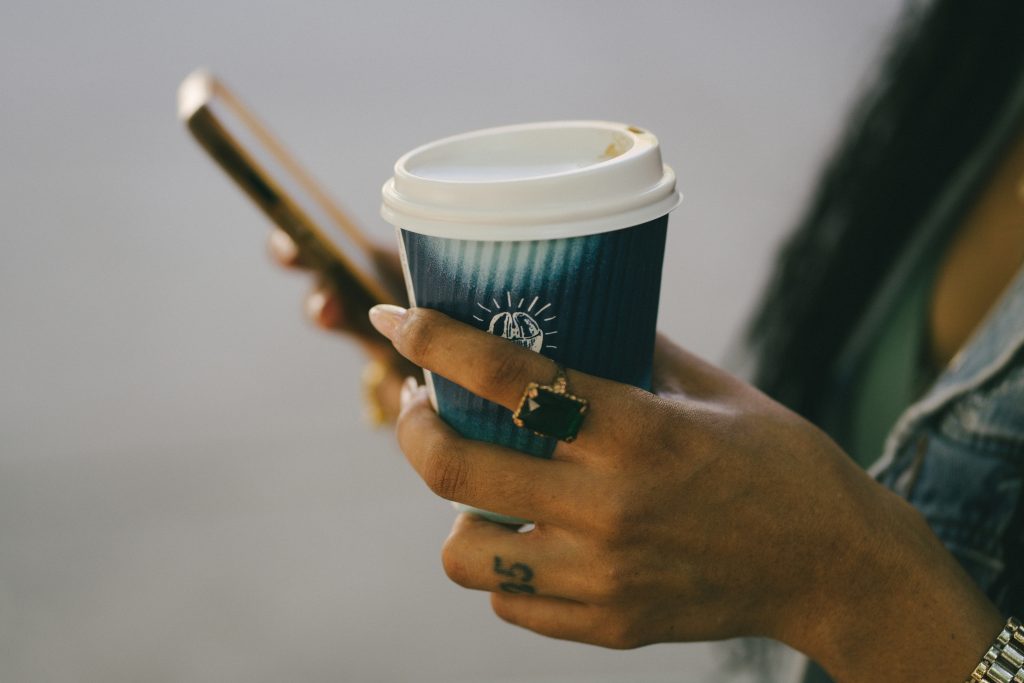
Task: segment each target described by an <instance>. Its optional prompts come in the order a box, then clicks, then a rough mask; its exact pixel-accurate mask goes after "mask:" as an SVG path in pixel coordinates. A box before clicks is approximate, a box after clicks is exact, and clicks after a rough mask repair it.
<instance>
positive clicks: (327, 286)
mask: <svg viewBox="0 0 1024 683" xmlns="http://www.w3.org/2000/svg"><path fill="white" fill-rule="evenodd" d="M267 245H268V250H269V252H270V255H271V258H273V259H274V261H276V262H277V263H278V265H280V266H283V267H285V268H289V269H298V270H311V269H310V268H309V266H308V265H307V264H306V263H305V262H304V261H303V257H302V254H301V253H300V252H299V249H298V248H297V247H296V245H295V242H294V241H293V240H292V238H291V237H289V236H288V234H287V233H286V232H284V231H283V230H281V229H279V228H275V229H273V231H272V232H271V233H270V239H269V240H268V243H267ZM372 256H373V258H374V260H375V261H376V262H377V264H378V266H379V270H380V272H381V273H384V274H385V275H386V276H387V277H388V278H389V279H390V280H391V282H389V283H388V284H389V285H392V287H391V288H392V289H394V290H396V291H401V290H402V289H403V287H402V271H401V266H400V265H399V262H398V254H397V253H396V252H395V251H394V250H388V249H383V248H382V249H378V250H377V251H375V252H374V254H373V255H372ZM315 275H316V283H315V285H314V287H313V291H312V292H310V294H309V296H307V297H306V304H305V309H306V315H307V316H308V317H309V319H310V320H311V321H312V322H313V323H314V324H315V325H317V326H318V327H321V328H323V329H325V330H331V331H335V332H341V333H342V334H345V335H346V336H348V337H349V338H351V339H354V340H355V341H356V342H357V343H358V344H359V345H360V346H361V347H362V349H363V350H364V351H365V353H366V355H367V356H368V357H369V358H370V361H371V362H370V364H369V365H368V366H367V368H366V371H365V373H364V376H363V384H364V387H365V390H366V391H367V392H368V394H369V395H368V396H367V401H368V402H369V403H370V406H369V408H370V411H371V413H375V414H374V415H372V417H373V420H374V421H375V422H394V420H395V418H396V417H397V416H398V407H399V406H398V396H399V390H400V388H401V385H402V380H403V378H405V377H406V376H408V375H409V373H411V372H416V371H417V370H416V368H415V367H414V366H412V365H410V364H409V363H408V361H406V360H405V359H404V358H402V357H401V356H399V355H398V354H396V353H395V350H394V348H393V347H392V346H391V344H389V343H388V342H387V340H385V339H381V337H380V335H378V334H376V333H375V332H374V331H373V329H372V328H371V327H370V326H369V325H367V322H366V313H365V312H366V310H367V309H369V307H370V305H371V304H370V302H367V301H358V300H353V298H352V296H351V295H350V294H349V295H346V293H344V292H341V291H339V290H338V288H337V287H336V286H335V284H334V283H333V282H331V281H330V280H329V279H328V278H326V277H325V276H324V274H323V273H319V272H317V273H315Z"/></svg>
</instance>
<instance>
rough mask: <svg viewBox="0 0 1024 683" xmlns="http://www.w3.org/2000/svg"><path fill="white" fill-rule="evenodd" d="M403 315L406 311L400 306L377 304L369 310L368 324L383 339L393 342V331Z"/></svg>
mask: <svg viewBox="0 0 1024 683" xmlns="http://www.w3.org/2000/svg"><path fill="white" fill-rule="evenodd" d="M405 314H406V310H405V309H404V308H402V307H401V306H393V305H391V304H377V305H376V306H374V307H373V308H371V309H370V324H371V325H373V327H374V328H375V329H376V330H377V331H378V332H380V333H381V334H383V335H384V336H385V337H387V338H388V339H391V340H392V341H394V337H395V330H396V329H397V328H398V325H399V324H400V323H401V322H402V318H404V317H405Z"/></svg>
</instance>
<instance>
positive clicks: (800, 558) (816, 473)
mask: <svg viewBox="0 0 1024 683" xmlns="http://www.w3.org/2000/svg"><path fill="white" fill-rule="evenodd" d="M272 253H275V255H277V252H276V251H274V248H273V247H272ZM279 260H282V259H280V258H279ZM317 291H318V292H322V293H323V294H322V297H317V295H314V298H322V300H323V302H324V303H323V305H321V306H319V307H311V309H312V310H310V314H311V317H312V319H313V320H314V321H315V322H316V323H317V324H319V325H321V326H324V327H329V328H331V329H339V330H343V331H344V330H346V329H353V328H347V327H346V326H345V323H344V321H345V320H346V319H347V318H346V317H345V316H344V315H343V305H342V303H341V300H340V297H338V296H337V294H336V293H334V292H331V291H330V290H329V289H324V288H322V287H321V288H320V289H318V290H317ZM331 301H333V302H334V303H333V304H330V305H329V302H331ZM331 306H337V307H338V310H333V309H332V308H331ZM370 319H371V322H372V323H373V325H374V327H376V329H377V330H378V331H379V332H380V333H381V334H382V335H383V336H381V337H378V338H377V339H373V338H370V337H368V336H364V337H362V338H361V344H362V345H363V346H364V348H367V349H368V350H371V352H372V353H374V354H378V355H377V357H384V356H383V354H385V353H387V352H389V349H392V348H393V349H395V350H397V351H398V352H399V353H400V354H401V355H402V356H403V357H405V358H407V359H408V360H409V361H410V362H411V363H413V364H415V365H416V366H419V367H422V368H426V369H429V370H432V371H434V372H436V373H438V374H440V375H443V376H445V377H447V378H449V379H451V380H453V381H455V382H456V383H458V384H460V385H462V386H463V387H465V388H467V389H469V390H470V391H473V392H474V393H477V394H479V395H481V396H483V397H485V398H487V399H490V400H492V401H495V402H496V403H499V404H501V405H503V406H505V407H506V408H510V409H511V408H514V407H515V406H516V404H517V403H518V401H519V398H520V396H521V393H522V390H523V387H524V386H525V385H526V384H527V383H528V382H530V381H539V382H548V381H550V380H551V378H552V377H553V376H554V366H553V364H552V363H551V361H550V360H548V359H546V358H543V357H541V356H539V355H538V354H535V353H532V352H530V351H527V350H525V349H523V348H521V347H519V346H517V345H515V344H511V343H509V342H507V341H506V340H504V339H501V338H499V337H495V336H492V335H489V334H487V333H485V332H482V331H479V330H475V329H473V328H470V327H467V326H465V325H462V324H460V323H458V322H455V321H453V320H451V319H449V318H447V317H445V316H443V315H441V314H440V313H437V312H435V311H430V310H426V309H411V310H409V311H406V310H405V309H402V308H398V307H376V308H375V309H373V310H372V311H371V316H370ZM568 379H569V387H570V390H571V391H572V392H573V393H575V394H578V395H580V396H583V397H586V398H588V399H589V400H590V401H591V405H590V409H589V411H588V414H587V417H586V420H585V422H584V425H583V428H582V430H581V431H580V433H579V436H578V438H577V440H576V441H574V442H573V443H571V444H565V443H560V444H559V445H558V447H557V448H556V450H555V454H554V458H553V459H552V460H541V459H535V458H528V457H524V456H523V455H522V454H520V453H517V452H515V451H511V450H508V449H505V448H502V447H500V446H495V445H491V444H484V443H480V442H474V441H469V440H466V439H463V438H462V437H460V436H459V435H458V434H456V433H455V432H454V431H453V430H452V429H450V428H449V427H448V426H447V425H446V424H445V423H444V422H443V421H442V420H441V419H440V418H439V417H438V416H437V414H436V413H435V412H434V411H433V409H432V408H431V407H430V403H429V401H428V398H427V394H426V390H425V389H424V388H423V387H421V386H419V384H418V382H417V381H416V380H415V379H413V380H411V381H406V382H404V386H403V383H402V382H401V381H400V380H399V379H398V373H397V372H394V373H391V374H389V375H388V377H387V379H386V383H387V386H388V387H389V390H388V393H387V394H383V393H382V394H381V396H382V397H385V398H387V397H388V396H391V395H392V394H391V392H392V391H394V390H395V389H396V388H399V387H400V389H399V390H398V391H397V393H398V394H399V398H400V399H401V406H400V407H398V406H396V407H395V411H394V412H397V413H398V418H397V423H396V433H397V436H398V440H399V444H400V445H401V447H402V451H403V453H404V454H405V456H406V457H407V459H408V460H409V462H410V464H411V465H412V466H413V468H414V469H415V470H416V471H417V472H418V473H419V474H420V476H421V477H422V478H423V480H424V482H425V484H426V485H427V486H428V487H430V488H431V490H433V491H434V492H435V493H437V495H439V496H441V497H443V498H447V499H450V500H456V501H459V502H462V503H466V504H468V505H471V506H474V507H479V508H484V509H488V510H493V511H495V512H500V513H504V514H508V515H512V516H515V517H520V518H525V519H531V520H535V526H534V527H533V528H532V530H530V531H528V532H527V533H522V532H520V531H519V530H517V529H514V528H510V527H507V526H503V525H500V524H495V523H492V522H489V521H486V520H483V519H481V518H478V517H475V516H473V515H469V514H462V515H460V516H459V517H458V519H457V520H456V522H455V525H454V527H453V529H452V533H451V535H450V536H449V538H448V540H447V541H446V543H445V545H444V548H443V550H442V562H443V565H444V568H445V571H446V572H447V574H448V575H449V577H450V578H451V579H452V580H453V581H455V582H456V583H458V584H459V585H462V586H465V587H467V588H470V589H476V590H481V591H486V592H488V593H489V594H490V600H491V605H492V608H493V610H494V612H495V613H496V614H497V615H498V616H499V617H501V618H502V619H504V620H506V621H508V622H511V623H513V624H516V625H518V626H521V627H524V628H528V629H530V630H533V631H536V632H537V633H540V634H543V635H546V636H550V637H554V638H562V639H568V640H576V641H581V642H586V643H592V644H595V645H600V646H604V647H610V648H619V649H624V648H634V647H639V646H642V645H646V644H650V643H656V642H674V641H694V640H712V639H720V638H729V637H735V636H744V635H758V636H767V637H771V638H775V639H777V640H780V641H783V642H785V643H787V644H789V645H791V646H793V647H795V648H797V649H799V650H801V651H803V652H805V653H807V654H808V655H809V656H810V657H812V658H813V659H815V660H816V661H818V662H819V663H821V664H822V665H823V666H824V667H825V668H826V669H827V670H828V671H829V672H830V673H831V674H832V676H833V677H834V678H835V679H836V680H838V681H841V682H842V683H856V682H860V681H865V682H866V681H872V682H874V681H879V680H901V679H903V678H906V679H908V680H910V679H913V680H927V681H935V682H937V683H941V682H942V681H949V682H950V683H953V682H955V681H962V680H963V679H964V678H966V677H967V676H968V675H969V673H970V671H971V670H972V669H973V667H974V665H975V664H976V663H977V662H978V660H979V659H980V657H981V655H982V654H983V653H984V651H985V649H986V648H987V646H988V644H989V643H990V642H991V640H992V639H993V637H994V636H995V634H996V633H998V631H999V629H1000V627H1001V626H1002V622H1003V619H1002V616H1001V615H999V614H998V613H997V611H996V610H995V608H994V607H993V606H992V605H991V604H990V603H989V602H988V601H987V599H986V598H985V597H984V596H983V595H982V594H980V593H979V592H978V591H977V589H976V588H975V587H974V585H973V583H972V582H971V581H970V579H969V577H967V576H966V575H965V574H964V573H963V571H962V570H961V569H960V567H959V565H958V564H957V563H956V562H955V560H954V559H953V558H952V556H950V555H949V554H948V552H947V551H946V550H945V549H944V548H943V547H942V545H941V544H940V542H939V541H938V540H937V539H936V538H935V536H934V535H933V534H932V533H931V531H930V530H929V529H928V527H927V525H926V524H925V523H924V522H923V520H922V519H921V518H920V517H919V515H918V514H917V513H916V511H914V510H913V509H912V508H911V507H910V506H908V505H907V504H906V503H905V502H904V501H902V500H901V499H899V498H898V497H896V496H895V495H893V494H891V493H890V492H888V491H887V490H885V489H884V488H883V487H881V486H879V485H878V484H876V483H875V482H874V481H873V480H871V479H870V478H869V477H868V476H867V475H866V474H865V473H863V472H862V471H861V470H860V469H859V468H857V467H856V465H855V464H853V463H852V461H851V460H850V459H849V458H848V457H847V456H846V455H845V454H844V453H843V452H842V451H841V450H840V449H839V448H838V446H836V445H835V443H833V442H832V441H831V440H830V439H829V438H828V437H827V436H826V435H825V434H824V433H822V432H821V431H820V430H818V429H817V428H816V427H814V426H813V425H811V424H810V423H808V422H806V421H805V420H803V419H802V418H800V417H799V416H798V415H796V414H794V413H792V412H791V411H789V410H787V409H786V408H784V407H783V406H781V405H779V404H777V403H775V402H774V401H772V400H771V399H769V398H768V397H766V396H764V395H763V394H761V393H760V392H758V391H757V390H756V389H754V388H753V387H751V386H749V385H747V384H745V383H743V382H741V381H739V380H738V379H736V378H734V377H732V376H730V375H729V374H727V373H725V372H723V371H721V370H719V369H718V368H715V367H714V366H712V365H709V364H707V363H705V362H703V361H701V360H700V359H698V358H696V357H694V356H693V355H691V354H689V353H687V352H686V351H684V350H683V349H680V348H679V347H677V346H675V345H674V344H672V343H671V342H670V341H668V340H667V339H665V338H664V337H660V338H659V340H658V345H657V349H656V359H655V390H656V392H657V393H656V394H650V393H647V392H644V391H641V390H639V389H636V388H633V387H629V386H626V385H621V384H618V383H615V382H611V381H608V380H604V379H600V378H596V377H591V376H587V375H584V374H582V373H578V372H575V371H572V370H571V369H570V370H569V371H568ZM383 386H384V384H383V383H382V387H383ZM922 648H926V649H927V653H928V656H927V657H921V656H920V653H921V651H922Z"/></svg>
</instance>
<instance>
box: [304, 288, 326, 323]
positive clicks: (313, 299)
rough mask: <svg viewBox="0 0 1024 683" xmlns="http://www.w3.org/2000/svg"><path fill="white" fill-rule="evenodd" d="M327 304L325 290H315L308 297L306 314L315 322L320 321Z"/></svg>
mask: <svg viewBox="0 0 1024 683" xmlns="http://www.w3.org/2000/svg"><path fill="white" fill-rule="evenodd" d="M326 304H327V295H326V294H324V293H323V292H319V291H317V292H313V293H312V294H310V295H309V296H308V297H307V298H306V315H307V316H309V319H310V320H312V321H313V322H319V321H320V315H321V314H322V313H323V310H324V306H325V305H326Z"/></svg>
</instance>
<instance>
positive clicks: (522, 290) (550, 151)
mask: <svg viewBox="0 0 1024 683" xmlns="http://www.w3.org/2000/svg"><path fill="white" fill-rule="evenodd" d="M382 192H383V204H382V207H381V215H382V216H383V217H384V219H385V220H387V221H388V222H389V223H391V224H392V225H394V226H395V229H396V233H397V236H398V245H399V253H400V255H401V260H402V268H403V271H404V275H405V282H406V287H407V289H408V295H409V301H410V303H411V305H413V306H422V307H426V308H433V309H436V310H439V311H441V312H443V313H445V314H446V315H448V316H451V317H452V318H455V319H456V320H460V321H462V322H464V323H466V324H468V325H471V326H473V327H476V328H478V329H480V330H484V331H487V332H490V333H491V334H495V335H499V336H502V337H505V338H506V339H509V340H510V341H511V342H513V343H516V344H519V345H520V346H522V347H524V348H527V349H529V350H531V351H535V352H537V353H540V354H542V355H544V356H547V357H549V358H551V359H552V360H554V361H555V362H557V363H558V364H560V365H562V366H564V367H566V368H571V369H575V370H579V371H581V372H585V373H588V374H591V375H597V376H599V377H605V378H607V379H611V380H615V381H617V382H623V383H626V384H632V385H635V386H637V387H641V388H643V389H648V390H649V389H650V386H651V364H652V359H653V355H654V339H655V327H656V323H657V317H658V295H659V292H660V286H661V270H662V262H663V259H664V252H665V233H666V227H667V225H668V213H669V212H670V211H671V210H672V209H674V208H675V207H676V206H678V204H679V202H680V200H681V198H680V195H679V193H678V192H677V191H676V180H675V174H674V173H673V171H672V169H671V168H669V167H668V166H666V165H665V164H663V163H662V159H661V150H660V148H659V146H658V140H657V138H656V137H655V136H654V135H653V134H652V133H650V132H649V131H646V130H642V129H640V128H636V127H634V126H628V125H625V124H621V123H610V122H605V121H556V122H549V123H534V124H524V125H515V126H506V127H502V128H490V129H486V130H480V131H475V132H471V133H465V134H463V135H456V136H454V137H449V138H445V139H442V140H438V141H436V142H432V143H429V144H427V145H424V146H422V147H419V148H417V149H414V150H412V151H411V152H409V153H408V154H405V155H404V156H402V157H401V158H400V159H399V160H398V161H397V162H396V163H395V170H394V176H393V177H392V178H391V179H390V180H388V181H387V182H386V183H385V184H384V188H383V191H382ZM453 351H455V352H457V350H453ZM553 379H554V376H552V377H537V378H536V381H537V382H540V383H544V384H547V383H550V382H551V381H552V380H553ZM426 382H427V386H428V389H429V392H430V397H431V400H432V402H433V404H434V407H435V408H436V410H437V412H438V414H439V415H440V416H441V417H442V418H443V419H444V420H445V421H446V422H447V423H448V424H450V425H451V426H452V427H453V428H454V429H455V430H456V431H458V432H459V433H460V434H462V435H463V436H465V437H467V438H470V439H477V440H481V441H489V442H492V443H498V444H502V445H504V446H508V447H511V448H514V449H517V450H519V451H522V452H524V453H526V454H529V455H532V456H536V457H551V454H552V452H553V451H554V448H555V445H556V443H557V442H556V441H555V440H554V439H552V438H548V437H542V436H537V435H536V434H534V433H533V432H532V431H530V430H529V429H527V428H520V427H517V426H515V424H514V423H513V421H512V415H511V412H510V411H509V410H507V409H506V408H503V407H501V406H499V405H496V404H494V403H491V402H489V401H486V400H484V399H482V398H480V397H478V396H475V395H474V394H471V393H470V392H468V391H466V390H465V389H463V388H462V387H460V386H458V385H456V384H454V383H453V382H451V381H449V380H448V379H446V378H444V377H441V376H439V375H436V374H431V373H429V372H428V373H426ZM524 389H525V387H524ZM569 391H570V393H571V392H572V385H571V384H570V386H569ZM583 398H589V399H594V400H600V397H586V396H585V397H583ZM582 429H583V430H586V422H585V421H584V424H583V427H582ZM463 509H467V508H463ZM473 511H474V512H477V513H478V514H482V515H484V516H486V517H489V518H490V519H493V520H495V521H500V522H509V523H518V522H522V521H523V520H516V519H512V518H509V517H506V516H503V515H499V514H495V513H490V512H486V511H481V510H473Z"/></svg>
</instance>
